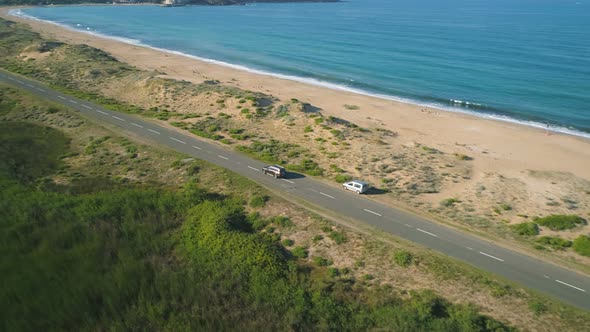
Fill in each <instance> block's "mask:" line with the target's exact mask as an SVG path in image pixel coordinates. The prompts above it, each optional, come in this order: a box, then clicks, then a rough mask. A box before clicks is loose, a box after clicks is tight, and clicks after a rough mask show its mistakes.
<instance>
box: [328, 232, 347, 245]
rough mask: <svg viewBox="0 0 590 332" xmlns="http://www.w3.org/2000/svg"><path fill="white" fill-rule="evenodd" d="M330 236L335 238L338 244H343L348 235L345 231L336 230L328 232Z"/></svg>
mask: <svg viewBox="0 0 590 332" xmlns="http://www.w3.org/2000/svg"><path fill="white" fill-rule="evenodd" d="M328 237H329V238H330V239H332V240H334V242H336V244H342V243H345V242H346V240H347V239H346V235H345V234H344V233H343V232H336V231H331V232H330V233H329V234H328Z"/></svg>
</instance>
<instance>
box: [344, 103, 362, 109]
mask: <svg viewBox="0 0 590 332" xmlns="http://www.w3.org/2000/svg"><path fill="white" fill-rule="evenodd" d="M344 108H346V109H347V110H358V109H359V108H360V107H358V106H356V105H348V104H344Z"/></svg>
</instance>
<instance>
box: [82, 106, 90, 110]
mask: <svg viewBox="0 0 590 332" xmlns="http://www.w3.org/2000/svg"><path fill="white" fill-rule="evenodd" d="M82 107H86V108H87V109H89V110H91V109H92V107H90V106H88V105H82Z"/></svg>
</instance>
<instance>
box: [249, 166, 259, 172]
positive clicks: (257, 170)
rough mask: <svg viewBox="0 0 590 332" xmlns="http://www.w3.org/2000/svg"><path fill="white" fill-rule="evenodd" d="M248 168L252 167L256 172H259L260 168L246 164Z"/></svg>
mask: <svg viewBox="0 0 590 332" xmlns="http://www.w3.org/2000/svg"><path fill="white" fill-rule="evenodd" d="M248 168H249V169H253V170H255V171H256V172H260V170H259V169H258V168H256V167H252V166H248Z"/></svg>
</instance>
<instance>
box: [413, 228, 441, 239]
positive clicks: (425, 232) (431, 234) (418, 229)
mask: <svg viewBox="0 0 590 332" xmlns="http://www.w3.org/2000/svg"><path fill="white" fill-rule="evenodd" d="M416 230H417V231H419V232H422V233H424V234H428V235H430V236H434V237H438V235H436V234H433V233H430V232H427V231H425V230H423V229H420V228H416Z"/></svg>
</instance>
